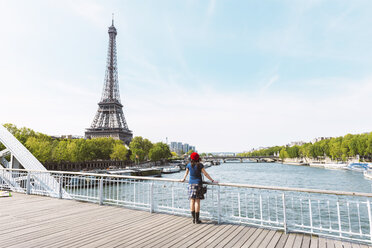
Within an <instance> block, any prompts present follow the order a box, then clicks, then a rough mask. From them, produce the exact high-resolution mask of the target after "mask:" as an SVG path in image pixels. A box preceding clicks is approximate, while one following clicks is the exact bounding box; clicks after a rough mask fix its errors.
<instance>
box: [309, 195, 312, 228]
mask: <svg viewBox="0 0 372 248" xmlns="http://www.w3.org/2000/svg"><path fill="white" fill-rule="evenodd" d="M309 217H310V231H311V233H313V212H312V210H311V199H310V198H309Z"/></svg>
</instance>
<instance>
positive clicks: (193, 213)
mask: <svg viewBox="0 0 372 248" xmlns="http://www.w3.org/2000/svg"><path fill="white" fill-rule="evenodd" d="M191 215H192V223H194V224H195V211H191Z"/></svg>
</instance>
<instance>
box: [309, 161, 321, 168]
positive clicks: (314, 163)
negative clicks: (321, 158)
mask: <svg viewBox="0 0 372 248" xmlns="http://www.w3.org/2000/svg"><path fill="white" fill-rule="evenodd" d="M310 167H318V168H324V164H322V163H320V162H313V163H310Z"/></svg>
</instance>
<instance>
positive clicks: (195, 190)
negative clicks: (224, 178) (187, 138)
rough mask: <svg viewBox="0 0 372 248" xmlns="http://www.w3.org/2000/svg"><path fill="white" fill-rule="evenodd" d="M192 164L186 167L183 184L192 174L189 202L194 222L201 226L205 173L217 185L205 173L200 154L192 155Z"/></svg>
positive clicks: (207, 175) (206, 174)
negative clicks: (201, 201)
mask: <svg viewBox="0 0 372 248" xmlns="http://www.w3.org/2000/svg"><path fill="white" fill-rule="evenodd" d="M190 158H191V162H190V163H189V164H187V166H186V173H185V176H184V177H183V179H182V180H181V182H184V181H185V180H186V177H187V175H188V174H189V172H190V180H189V187H188V192H189V200H190V210H191V215H192V218H193V220H192V222H193V223H196V224H200V223H201V221H200V220H199V214H200V200H202V199H204V195H203V193H202V192H201V190H202V183H203V181H202V176H201V173H203V174H204V175H205V176H206V177H207V178H208V179H209V180H211V181H212V183H216V181H214V180H213V179H212V178H211V177H210V176H209V174H208V173H207V172H206V171H205V169H204V166H203V164H202V163H200V162H199V161H200V157H199V154H197V153H196V152H193V153H191V155H190Z"/></svg>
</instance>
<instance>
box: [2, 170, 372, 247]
mask: <svg viewBox="0 0 372 248" xmlns="http://www.w3.org/2000/svg"><path fill="white" fill-rule="evenodd" d="M43 176H45V178H48V176H52V177H53V178H54V179H55V181H57V182H58V184H56V187H58V189H54V192H56V191H57V192H59V194H58V197H59V198H64V199H75V200H80V201H88V202H94V203H99V204H107V205H118V206H125V207H130V208H136V209H143V210H147V211H150V212H164V213H169V214H177V215H187V216H188V215H189V202H188V199H187V184H186V183H181V182H180V181H179V180H174V179H164V178H152V177H134V176H118V175H108V174H92V173H80V172H61V171H48V172H45V171H30V170H18V169H1V170H0V189H8V190H12V191H17V192H22V193H27V194H37V195H51V194H50V192H47V191H46V190H45V188H44V187H38V185H40V182H42V181H43ZM9 181H16V182H18V184H17V185H19V186H18V187H14V186H12V187H9V184H8V182H9ZM206 184H208V192H207V194H206V199H205V200H204V201H203V202H202V204H201V217H202V218H204V219H210V220H215V221H217V222H218V223H221V222H229V223H241V224H248V225H253V226H257V227H268V228H274V229H281V230H285V232H301V233H309V234H317V235H321V236H328V237H336V238H340V239H345V240H351V241H358V242H365V243H368V244H372V229H371V226H372V216H371V203H370V200H371V197H372V194H371V193H357V192H340V191H329V190H314V189H301V188H285V187H268V186H257V185H247V184H232V183H218V184H211V183H206ZM52 196H55V194H54V195H52Z"/></svg>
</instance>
